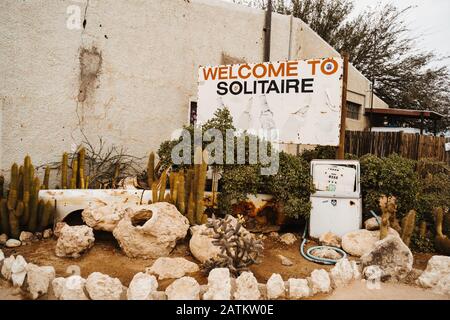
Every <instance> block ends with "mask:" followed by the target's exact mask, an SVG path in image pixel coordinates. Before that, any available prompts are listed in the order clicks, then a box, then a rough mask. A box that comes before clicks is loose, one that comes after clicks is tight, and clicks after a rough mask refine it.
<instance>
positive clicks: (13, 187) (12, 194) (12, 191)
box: [8, 163, 19, 210]
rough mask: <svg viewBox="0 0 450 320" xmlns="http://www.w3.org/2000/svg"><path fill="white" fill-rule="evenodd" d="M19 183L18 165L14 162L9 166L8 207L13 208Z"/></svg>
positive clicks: (15, 203)
mask: <svg viewBox="0 0 450 320" xmlns="http://www.w3.org/2000/svg"><path fill="white" fill-rule="evenodd" d="M18 183H19V167H18V166H17V163H14V164H13V165H12V167H11V182H10V183H9V193H8V209H9V210H14V209H15V208H16V205H17V195H18V192H17V188H18Z"/></svg>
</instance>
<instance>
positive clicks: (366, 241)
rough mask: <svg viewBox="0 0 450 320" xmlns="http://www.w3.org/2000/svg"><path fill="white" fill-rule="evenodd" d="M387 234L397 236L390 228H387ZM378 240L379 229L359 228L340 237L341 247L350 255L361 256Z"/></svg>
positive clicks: (373, 246)
mask: <svg viewBox="0 0 450 320" xmlns="http://www.w3.org/2000/svg"><path fill="white" fill-rule="evenodd" d="M388 234H389V235H395V236H399V235H398V232H397V231H395V230H394V229H392V228H389V231H388ZM378 240H380V231H379V230H376V231H369V230H366V229H360V230H356V231H352V232H348V233H346V234H345V235H344V236H343V237H342V249H344V251H345V252H347V253H348V254H350V255H352V256H355V257H361V256H362V255H364V254H366V253H369V252H370V251H372V250H373V249H374V248H375V243H376V242H377V241H378Z"/></svg>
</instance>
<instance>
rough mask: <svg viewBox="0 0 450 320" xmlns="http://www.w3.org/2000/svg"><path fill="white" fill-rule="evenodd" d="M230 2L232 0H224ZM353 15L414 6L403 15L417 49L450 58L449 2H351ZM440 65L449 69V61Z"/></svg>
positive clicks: (398, 0) (428, 0) (424, 0)
mask: <svg viewBox="0 0 450 320" xmlns="http://www.w3.org/2000/svg"><path fill="white" fill-rule="evenodd" d="M225 1H232V0H225ZM353 3H354V4H355V10H354V13H355V14H357V13H359V12H361V11H364V10H365V9H367V8H368V7H370V6H371V7H376V6H377V5H380V4H381V5H383V4H386V3H392V4H394V5H395V6H397V7H398V8H400V9H403V8H406V7H408V6H414V8H412V9H410V11H409V13H408V14H407V15H405V19H406V21H407V22H408V26H409V27H410V28H411V32H412V34H413V35H414V36H417V35H420V36H421V38H422V40H421V41H420V42H419V43H418V47H419V48H426V49H429V50H432V51H434V52H435V53H437V54H438V55H442V56H450V0H353ZM440 64H444V65H447V66H449V67H450V59H446V60H445V61H443V62H441V63H440Z"/></svg>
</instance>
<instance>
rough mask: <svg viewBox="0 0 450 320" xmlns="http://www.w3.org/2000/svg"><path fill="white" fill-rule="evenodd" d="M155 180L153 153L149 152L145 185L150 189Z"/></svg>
mask: <svg viewBox="0 0 450 320" xmlns="http://www.w3.org/2000/svg"><path fill="white" fill-rule="evenodd" d="M154 180H155V153H154V152H150V155H149V157H148V163H147V185H148V187H149V188H150V187H151V186H152V185H153V181H154Z"/></svg>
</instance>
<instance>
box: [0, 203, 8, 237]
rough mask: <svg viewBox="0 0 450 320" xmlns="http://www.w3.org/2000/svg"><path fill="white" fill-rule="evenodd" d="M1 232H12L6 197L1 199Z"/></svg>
mask: <svg viewBox="0 0 450 320" xmlns="http://www.w3.org/2000/svg"><path fill="white" fill-rule="evenodd" d="M0 233H6V234H8V235H9V234H10V228H9V210H8V203H7V200H6V199H1V200H0Z"/></svg>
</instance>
